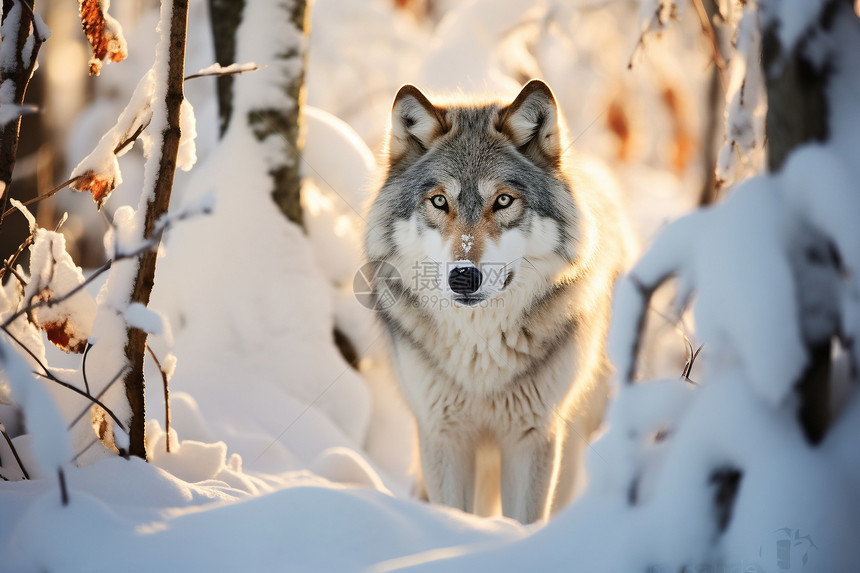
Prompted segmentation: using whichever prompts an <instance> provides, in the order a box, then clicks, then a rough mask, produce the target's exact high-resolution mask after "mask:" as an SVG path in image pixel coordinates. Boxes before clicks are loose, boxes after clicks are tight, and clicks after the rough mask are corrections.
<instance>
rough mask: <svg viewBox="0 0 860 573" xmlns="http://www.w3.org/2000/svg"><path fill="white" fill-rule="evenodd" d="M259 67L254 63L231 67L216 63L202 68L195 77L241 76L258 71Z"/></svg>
mask: <svg viewBox="0 0 860 573" xmlns="http://www.w3.org/2000/svg"><path fill="white" fill-rule="evenodd" d="M258 68H259V66H257V64H255V63H254V62H247V63H244V64H230V65H229V66H222V65H221V64H219V63H218V62H215V63H214V64H212V65H211V66H206V67H205V68H200V69H199V70H197V71H196V72H195V73H194V75H195V76H218V75H226V74H241V73H244V72H251V71H254V70H256V69H258Z"/></svg>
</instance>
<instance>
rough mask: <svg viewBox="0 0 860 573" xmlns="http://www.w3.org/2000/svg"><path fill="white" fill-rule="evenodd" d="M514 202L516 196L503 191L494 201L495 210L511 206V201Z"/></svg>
mask: <svg viewBox="0 0 860 573" xmlns="http://www.w3.org/2000/svg"><path fill="white" fill-rule="evenodd" d="M513 202H514V198H513V197H512V196H510V195H508V194H507V193H502V194H501V195H499V196H498V197H496V202H495V203H493V211H498V210H499V209H506V208H508V207H510V206H511V203H513Z"/></svg>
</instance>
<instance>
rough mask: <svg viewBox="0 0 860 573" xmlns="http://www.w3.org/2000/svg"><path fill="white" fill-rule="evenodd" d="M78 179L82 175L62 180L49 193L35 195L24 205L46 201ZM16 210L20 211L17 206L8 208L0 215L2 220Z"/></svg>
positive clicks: (0, 220)
mask: <svg viewBox="0 0 860 573" xmlns="http://www.w3.org/2000/svg"><path fill="white" fill-rule="evenodd" d="M78 179H80V177H72V178H71V179H68V180H66V181H64V182H62V183H60V184H59V185H57V186H56V187H54V188H53V189H51V190H50V191H48V192H47V193H44V194H42V195H39V196H38V197H35V198H33V199H30V200H29V201H24V202H23V203H22V205H24V206H25V207H27V206H29V205H32V204H33V203H38V202H39V201H44V200H45V199H47V198H48V197H53V196H54V195H56V194H57V193H58V192H59V191H62V190H63V189H65V188H66V187H68V186H69V185H71V184H72V183H74V182H75V181H77V180H78ZM15 211H18V209H16V208H15V207H11V208H10V209H7V210H6V211H5V212H4V213H3V215H2V216H0V222H2V221H3V219H5V218H6V217H7V216H8V215H11V214H12V213H14V212H15Z"/></svg>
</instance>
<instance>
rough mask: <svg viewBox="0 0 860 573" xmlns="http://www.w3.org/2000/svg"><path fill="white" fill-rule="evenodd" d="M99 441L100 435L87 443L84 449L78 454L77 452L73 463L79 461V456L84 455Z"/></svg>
mask: <svg viewBox="0 0 860 573" xmlns="http://www.w3.org/2000/svg"><path fill="white" fill-rule="evenodd" d="M98 441H99V439H98V437H95V438H93V439H92V441H91V442H90V443H89V444H87V445H86V447H85V448H84V449H82V450H81V451H79V452H78V453H77V454H75V457H73V458H72V463H75V462H77V461H78V458H80V457H81V456H82V455H84V453H86V451H87V450H88V449H90V448H91V447H93V446H94V445H95V444H96V442H98Z"/></svg>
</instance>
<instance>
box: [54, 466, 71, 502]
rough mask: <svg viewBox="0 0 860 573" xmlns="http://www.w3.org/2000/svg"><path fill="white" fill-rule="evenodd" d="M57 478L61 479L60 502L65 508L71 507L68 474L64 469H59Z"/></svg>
mask: <svg viewBox="0 0 860 573" xmlns="http://www.w3.org/2000/svg"><path fill="white" fill-rule="evenodd" d="M57 477H58V478H59V479H60V501H61V502H62V503H63V507H65V506H67V505H69V490H68V489H67V488H66V474H65V473H63V468H57Z"/></svg>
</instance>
